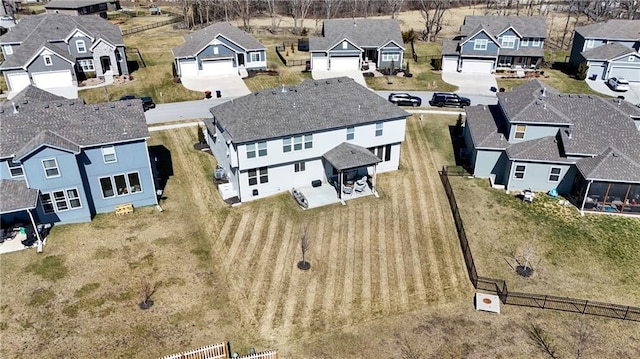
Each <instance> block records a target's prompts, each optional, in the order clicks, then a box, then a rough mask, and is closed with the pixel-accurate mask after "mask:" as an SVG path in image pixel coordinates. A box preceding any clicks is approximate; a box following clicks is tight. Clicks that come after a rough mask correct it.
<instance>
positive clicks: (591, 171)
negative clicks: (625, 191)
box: [576, 147, 640, 183]
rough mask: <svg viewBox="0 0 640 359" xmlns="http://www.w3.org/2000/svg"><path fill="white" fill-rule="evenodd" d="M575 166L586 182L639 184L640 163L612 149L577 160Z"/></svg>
mask: <svg viewBox="0 0 640 359" xmlns="http://www.w3.org/2000/svg"><path fill="white" fill-rule="evenodd" d="M576 165H577V167H578V169H579V170H580V172H581V173H582V175H583V176H584V177H585V178H586V179H588V180H609V181H620V182H633V183H640V161H638V159H637V158H635V159H634V158H632V157H630V156H628V155H626V154H625V153H624V152H621V151H618V150H617V149H616V148H614V147H608V148H607V149H606V150H605V151H604V152H603V153H602V154H600V155H599V156H596V157H593V158H585V159H581V160H578V161H577V163H576Z"/></svg>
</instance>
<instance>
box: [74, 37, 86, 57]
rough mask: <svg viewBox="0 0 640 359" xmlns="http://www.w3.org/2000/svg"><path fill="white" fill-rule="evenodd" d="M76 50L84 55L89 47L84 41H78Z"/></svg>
mask: <svg viewBox="0 0 640 359" xmlns="http://www.w3.org/2000/svg"><path fill="white" fill-rule="evenodd" d="M76 49H78V52H79V53H81V54H84V53H85V52H87V47H86V46H85V44H84V40H78V41H76Z"/></svg>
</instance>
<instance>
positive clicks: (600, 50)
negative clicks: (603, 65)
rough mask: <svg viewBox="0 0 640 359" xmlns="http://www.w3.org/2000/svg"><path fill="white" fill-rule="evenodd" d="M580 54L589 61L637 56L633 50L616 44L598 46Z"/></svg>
mask: <svg viewBox="0 0 640 359" xmlns="http://www.w3.org/2000/svg"><path fill="white" fill-rule="evenodd" d="M581 54H582V56H583V57H584V58H585V59H587V60H589V61H607V60H613V59H616V58H618V57H620V56H624V55H630V54H637V52H636V51H635V50H634V49H632V48H629V47H626V46H624V45H622V44H620V43H618V42H612V43H609V44H606V45H602V46H598V47H596V48H595V49H591V50H587V51H583V52H582V53H581Z"/></svg>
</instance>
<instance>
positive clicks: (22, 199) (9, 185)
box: [0, 179, 39, 213]
mask: <svg viewBox="0 0 640 359" xmlns="http://www.w3.org/2000/svg"><path fill="white" fill-rule="evenodd" d="M38 193H39V191H38V190H37V189H32V188H28V187H27V183H26V182H25V181H23V180H5V179H0V199H1V200H0V213H11V212H18V211H23V210H27V209H33V208H36V205H37V204H38Z"/></svg>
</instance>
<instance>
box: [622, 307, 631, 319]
mask: <svg viewBox="0 0 640 359" xmlns="http://www.w3.org/2000/svg"><path fill="white" fill-rule="evenodd" d="M627 314H629V306H628V305H627V310H625V312H624V317H623V318H622V320H627Z"/></svg>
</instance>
